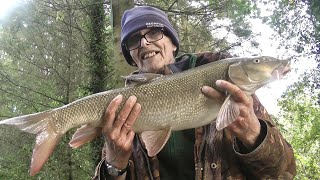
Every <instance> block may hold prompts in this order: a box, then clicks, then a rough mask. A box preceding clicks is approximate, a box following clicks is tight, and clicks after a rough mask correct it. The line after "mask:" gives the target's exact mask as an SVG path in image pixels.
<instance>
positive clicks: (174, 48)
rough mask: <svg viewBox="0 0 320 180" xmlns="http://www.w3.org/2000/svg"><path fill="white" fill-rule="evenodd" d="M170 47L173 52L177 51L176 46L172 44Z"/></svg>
mask: <svg viewBox="0 0 320 180" xmlns="http://www.w3.org/2000/svg"><path fill="white" fill-rule="evenodd" d="M172 46H173V48H172V49H173V52H176V50H177V46H175V45H174V44H172Z"/></svg>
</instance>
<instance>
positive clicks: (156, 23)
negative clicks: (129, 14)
mask: <svg viewBox="0 0 320 180" xmlns="http://www.w3.org/2000/svg"><path fill="white" fill-rule="evenodd" d="M146 27H147V28H153V27H161V28H162V27H164V25H163V24H162V23H159V22H148V23H146Z"/></svg>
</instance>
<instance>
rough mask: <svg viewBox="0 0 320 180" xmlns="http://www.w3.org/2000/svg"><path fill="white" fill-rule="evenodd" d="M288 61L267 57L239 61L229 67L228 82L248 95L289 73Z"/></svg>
mask: <svg viewBox="0 0 320 180" xmlns="http://www.w3.org/2000/svg"><path fill="white" fill-rule="evenodd" d="M290 69H291V68H290V61H289V60H280V59H277V58H274V57H269V56H259V57H252V58H243V59H239V60H238V61H237V62H234V63H233V64H231V65H230V66H229V70H228V75H229V78H230V80H231V81H232V82H233V83H234V84H236V85H237V86H238V87H240V88H241V89H242V90H244V91H247V92H249V93H251V94H252V93H254V92H255V91H256V90H257V89H258V88H260V87H262V86H264V85H266V84H268V83H270V82H272V81H274V80H278V79H281V78H282V77H283V76H285V75H286V74H287V73H288V72H289V71H290Z"/></svg>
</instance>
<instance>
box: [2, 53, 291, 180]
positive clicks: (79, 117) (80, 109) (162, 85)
mask: <svg viewBox="0 0 320 180" xmlns="http://www.w3.org/2000/svg"><path fill="white" fill-rule="evenodd" d="M289 70H290V67H289V62H288V60H279V59H276V58H273V57H268V56H260V57H251V58H228V59H224V60H220V61H216V62H211V63H208V64H205V65H202V66H199V67H195V68H192V69H189V70H187V71H184V72H180V73H176V74H172V75H159V74H151V73H145V74H136V75H130V76H127V77H125V78H126V79H128V80H130V81H133V82H134V84H135V85H133V86H128V87H124V88H119V89H114V90H109V91H105V92H101V93H97V94H93V95H90V96H87V97H84V98H81V99H79V100H76V101H74V102H72V103H70V104H67V105H65V106H62V107H59V108H56V109H52V110H48V111H44V112H40V113H35V114H30V115H24V116H19V117H14V118H10V119H6V120H3V121H0V124H6V125H13V126H16V127H18V128H19V129H20V130H22V131H25V132H28V133H33V134H36V135H37V137H36V144H35V147H34V150H33V155H32V158H31V167H30V175H32V176H33V175H35V174H36V173H38V172H39V171H40V170H41V168H42V166H43V165H44V164H45V162H46V161H47V160H48V158H49V156H50V155H51V153H52V152H53V150H54V148H55V146H56V144H57V143H58V142H59V140H60V138H61V137H62V136H63V135H64V134H65V133H66V132H67V131H68V130H70V129H71V128H74V127H79V126H80V125H82V126H81V127H80V128H79V129H78V130H77V131H76V133H75V134H74V135H73V138H72V140H71V141H70V143H69V144H70V146H71V147H74V148H76V147H79V146H81V145H82V144H84V143H86V142H88V141H90V140H92V139H93V138H95V137H97V136H98V135H99V134H101V132H100V131H101V126H102V123H101V122H102V118H103V115H104V112H105V109H106V107H107V106H108V105H109V103H110V101H111V100H112V99H113V98H115V97H116V96H117V95H119V94H121V95H123V97H124V98H128V97H129V96H131V95H135V96H136V97H137V102H138V103H140V104H141V107H142V110H141V113H140V115H139V117H138V119H137V120H136V122H135V123H134V125H133V126H132V128H133V130H134V131H135V132H137V133H141V138H142V140H143V142H144V143H145V145H146V149H147V152H148V155H149V156H155V155H156V154H157V153H158V152H159V151H160V150H161V149H162V148H163V146H164V145H165V143H166V142H167V140H168V138H169V137H170V134H171V132H172V131H178V130H184V129H190V128H197V127H200V126H204V125H207V124H209V123H212V122H214V121H215V120H216V121H215V122H216V127H217V129H218V130H221V129H223V128H224V127H226V126H228V125H229V124H230V123H232V122H233V121H234V120H235V119H236V117H237V116H238V113H239V112H237V107H236V106H235V103H234V102H233V101H232V98H230V96H228V97H227V98H226V100H225V102H224V103H223V104H221V103H219V102H218V101H215V100H212V99H208V98H206V97H205V96H204V95H203V94H202V92H201V88H202V87H203V86H211V87H214V88H215V89H217V90H219V88H218V87H217V86H216V85H215V81H216V80H219V79H223V80H228V81H230V82H232V83H233V84H235V85H237V86H238V87H239V88H241V89H242V90H243V91H245V92H246V93H247V94H248V95H251V94H253V93H254V92H255V91H256V90H257V89H258V88H260V87H262V86H263V85H265V84H267V83H269V82H271V81H273V80H276V79H279V78H281V77H282V76H284V75H285V74H286V73H287V72H288V71H289ZM220 91H221V90H220ZM123 105H124V102H122V104H121V107H122V106H123Z"/></svg>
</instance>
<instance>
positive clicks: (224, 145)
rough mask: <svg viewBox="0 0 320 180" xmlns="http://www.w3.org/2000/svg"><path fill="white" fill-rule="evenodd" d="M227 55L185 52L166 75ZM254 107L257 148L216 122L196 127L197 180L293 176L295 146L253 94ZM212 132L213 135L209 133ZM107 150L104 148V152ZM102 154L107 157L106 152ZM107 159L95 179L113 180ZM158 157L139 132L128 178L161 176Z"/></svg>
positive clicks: (294, 170) (102, 161) (195, 158)
mask: <svg viewBox="0 0 320 180" xmlns="http://www.w3.org/2000/svg"><path fill="white" fill-rule="evenodd" d="M226 57H228V55H226V54H222V53H211V52H207V53H201V54H194V55H190V54H188V55H184V56H181V57H179V58H177V62H176V63H174V64H171V65H168V66H167V67H166V68H165V70H164V72H163V74H171V73H175V72H179V71H183V70H186V69H189V68H192V67H194V66H200V65H202V64H206V63H209V62H212V61H216V60H220V59H224V58H226ZM253 100H254V110H255V113H256V116H257V117H258V119H259V120H260V123H261V127H262V129H261V135H260V137H259V138H258V141H257V142H258V143H257V145H256V146H255V149H254V150H251V151H249V150H247V149H246V148H245V147H244V146H243V145H242V144H241V142H239V141H238V140H237V139H236V138H234V137H232V136H231V134H230V133H229V132H228V131H227V130H223V131H217V130H216V128H215V124H210V125H207V126H203V127H200V128H196V129H195V145H194V163H195V166H194V167H195V179H196V180H200V179H205V180H211V179H217V180H220V179H230V180H231V179H237V180H238V179H239V180H241V179H293V178H294V176H295V174H296V164H295V159H294V155H293V150H292V147H291V146H290V144H289V143H287V142H286V140H285V139H284V138H283V137H282V135H281V134H280V132H279V130H278V129H277V128H276V126H275V124H274V122H273V121H272V120H271V118H270V116H269V115H268V113H267V111H266V110H265V108H264V107H263V106H262V104H261V103H260V102H259V100H258V98H257V96H256V95H253ZM209 134H210V135H209ZM103 153H104V151H103ZM102 157H105V156H104V155H103V156H102ZM104 162H105V161H104V159H102V160H101V162H100V163H99V164H98V166H97V168H96V172H95V176H94V178H93V179H110V177H108V174H107V172H106V166H105V163H104ZM160 177H161V175H160V172H159V161H158V159H157V157H156V156H155V157H148V156H147V155H146V153H145V149H144V148H143V145H142V144H141V141H140V138H139V135H136V137H135V139H134V145H133V154H132V156H131V158H130V161H129V171H128V172H127V176H126V179H131V180H135V179H139V180H140V179H143V180H145V179H157V180H158V179H160Z"/></svg>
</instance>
